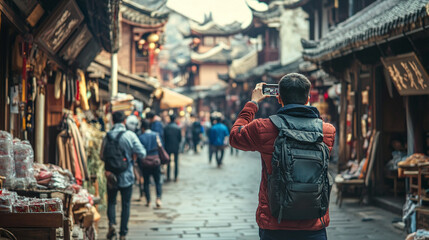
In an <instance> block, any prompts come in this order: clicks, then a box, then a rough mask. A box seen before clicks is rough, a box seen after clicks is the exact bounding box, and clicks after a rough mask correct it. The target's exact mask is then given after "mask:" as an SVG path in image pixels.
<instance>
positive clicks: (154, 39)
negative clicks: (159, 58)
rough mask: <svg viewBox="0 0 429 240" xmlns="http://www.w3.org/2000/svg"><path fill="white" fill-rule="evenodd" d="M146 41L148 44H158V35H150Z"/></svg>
mask: <svg viewBox="0 0 429 240" xmlns="http://www.w3.org/2000/svg"><path fill="white" fill-rule="evenodd" d="M147 40H148V41H149V42H150V43H156V42H158V41H159V35H158V34H156V33H151V34H150V35H149V36H148V37H147Z"/></svg>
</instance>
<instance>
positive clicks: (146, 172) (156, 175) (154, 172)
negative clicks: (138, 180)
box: [141, 166, 162, 202]
mask: <svg viewBox="0 0 429 240" xmlns="http://www.w3.org/2000/svg"><path fill="white" fill-rule="evenodd" d="M141 171H142V174H143V178H144V184H143V186H144V194H145V195H146V201H147V202H150V188H149V185H150V176H153V180H154V181H155V187H156V197H157V198H161V196H162V183H161V166H157V167H150V168H148V167H143V168H141Z"/></svg>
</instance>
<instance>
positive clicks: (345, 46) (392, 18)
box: [303, 0, 429, 61]
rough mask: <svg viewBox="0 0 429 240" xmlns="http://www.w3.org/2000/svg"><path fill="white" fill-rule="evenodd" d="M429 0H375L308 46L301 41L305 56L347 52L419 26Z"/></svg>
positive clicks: (323, 58)
mask: <svg viewBox="0 0 429 240" xmlns="http://www.w3.org/2000/svg"><path fill="white" fill-rule="evenodd" d="M428 6H429V3H428V0H378V1H376V2H374V3H373V4H371V5H369V6H368V7H366V8H365V9H363V10H362V11H360V12H358V13H357V14H356V15H354V16H352V17H350V18H349V19H347V20H346V21H344V22H343V23H341V24H339V25H338V26H337V27H336V28H335V29H334V30H332V31H331V32H329V33H328V34H327V35H326V36H325V37H324V38H322V39H321V40H320V41H318V42H317V44H316V45H314V46H311V47H313V48H310V46H309V45H308V44H303V46H304V48H305V47H307V48H306V49H304V51H303V55H304V58H306V59H309V60H312V61H326V60H328V59H332V58H336V57H339V56H343V55H347V54H348V53H350V52H352V49H353V48H355V49H356V48H364V47H367V46H371V45H373V44H374V42H379V41H381V40H384V39H387V38H389V37H392V36H397V35H402V34H403V32H402V29H403V27H407V29H408V30H413V29H415V28H419V27H420V26H421V25H422V24H421V20H422V19H423V20H424V18H426V21H427V19H428V15H429V11H428V10H427V7H428Z"/></svg>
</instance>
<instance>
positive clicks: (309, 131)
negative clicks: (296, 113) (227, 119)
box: [267, 114, 333, 224]
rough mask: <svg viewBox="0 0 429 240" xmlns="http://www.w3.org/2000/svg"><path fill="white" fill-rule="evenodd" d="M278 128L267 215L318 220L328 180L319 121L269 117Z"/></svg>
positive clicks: (326, 197)
mask: <svg viewBox="0 0 429 240" xmlns="http://www.w3.org/2000/svg"><path fill="white" fill-rule="evenodd" d="M270 120H271V121H272V122H273V124H274V125H275V126H276V127H277V128H278V129H279V135H278V137H277V139H276V141H275V143H274V153H273V158H272V161H271V166H272V174H271V175H269V174H267V176H268V182H267V189H268V202H269V207H270V210H271V214H272V215H273V216H274V217H276V218H277V219H278V222H279V223H280V221H281V220H308V219H318V218H320V219H321V222H322V224H324V222H323V220H322V217H323V216H324V215H325V214H326V211H327V210H328V206H329V197H330V193H331V187H332V183H333V181H332V178H331V176H330V175H329V173H328V163H329V148H328V146H326V144H325V143H324V142H323V121H322V120H321V119H318V118H297V117H293V116H289V115H282V114H279V115H273V116H270Z"/></svg>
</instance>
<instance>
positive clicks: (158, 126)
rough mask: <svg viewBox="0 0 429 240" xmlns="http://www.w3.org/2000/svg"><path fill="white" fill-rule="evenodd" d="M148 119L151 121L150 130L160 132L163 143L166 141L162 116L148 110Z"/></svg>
mask: <svg viewBox="0 0 429 240" xmlns="http://www.w3.org/2000/svg"><path fill="white" fill-rule="evenodd" d="M146 119H147V120H149V122H150V130H152V131H154V132H156V133H158V135H159V136H160V137H161V141H162V143H164V126H163V125H162V121H161V118H160V117H159V116H158V115H156V114H155V113H154V112H148V113H147V114H146Z"/></svg>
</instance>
